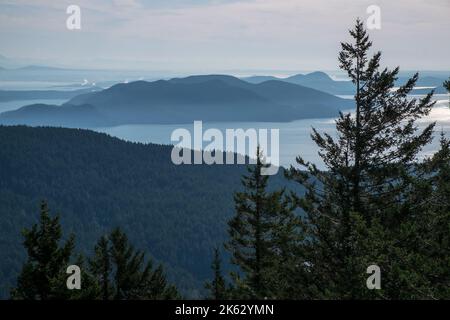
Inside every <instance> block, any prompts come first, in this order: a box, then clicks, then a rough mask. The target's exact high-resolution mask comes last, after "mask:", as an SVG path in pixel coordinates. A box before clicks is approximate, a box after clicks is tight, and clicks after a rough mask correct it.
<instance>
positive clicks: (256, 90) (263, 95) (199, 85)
mask: <svg viewBox="0 0 450 320" xmlns="http://www.w3.org/2000/svg"><path fill="white" fill-rule="evenodd" d="M81 104H87V105H91V106H93V108H94V109H95V110H96V111H97V112H98V113H99V114H103V115H104V116H105V117H106V118H107V119H108V121H110V122H111V125H114V124H118V123H119V124H127V123H161V124H164V123H189V122H193V121H194V120H203V121H292V120H296V119H304V118H322V117H335V116H336V115H337V114H338V111H339V110H343V109H348V108H350V107H351V106H352V101H349V100H345V99H340V98H337V97H335V96H332V95H330V94H327V93H324V92H320V91H317V90H314V89H311V88H306V87H303V86H298V85H293V84H287V83H286V82H282V81H268V82H265V83H262V84H250V83H248V82H245V81H242V80H240V79H238V78H235V77H231V76H223V75H207V76H191V77H187V78H181V79H172V80H168V81H164V80H159V81H154V82H146V81H136V82H132V83H127V84H117V85H114V86H112V87H111V88H109V89H106V90H103V91H100V92H94V93H88V94H84V95H80V96H77V97H74V98H73V99H71V100H70V101H69V102H67V104H66V105H81ZM40 121H41V120H40ZM0 123H5V122H4V117H3V115H0ZM6 123H7V124H35V123H29V122H26V121H25V120H24V113H23V112H22V113H21V112H19V111H18V112H16V113H15V112H12V113H9V114H8V122H6ZM40 124H42V125H48V124H49V123H46V122H45V121H44V122H40Z"/></svg>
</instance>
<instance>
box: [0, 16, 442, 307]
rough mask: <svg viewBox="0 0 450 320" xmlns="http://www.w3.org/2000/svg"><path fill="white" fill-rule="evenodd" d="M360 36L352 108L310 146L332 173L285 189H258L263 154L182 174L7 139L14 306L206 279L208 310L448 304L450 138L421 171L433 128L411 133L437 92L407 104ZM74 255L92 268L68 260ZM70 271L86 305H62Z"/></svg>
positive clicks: (38, 133) (8, 133)
mask: <svg viewBox="0 0 450 320" xmlns="http://www.w3.org/2000/svg"><path fill="white" fill-rule="evenodd" d="M350 35H351V37H352V38H353V39H352V42H344V43H342V51H341V52H340V54H339V63H340V67H341V68H342V69H343V70H344V71H346V72H347V74H348V76H349V78H350V79H351V80H352V83H353V84H354V85H355V92H356V93H355V105H356V110H355V112H354V113H341V114H340V116H339V118H338V119H337V120H336V128H337V136H336V137H332V136H330V135H328V134H326V133H325V134H322V133H319V132H318V131H316V130H315V129H313V131H312V135H311V136H312V139H313V141H314V142H315V143H316V144H317V146H318V147H319V150H320V152H319V155H320V156H321V158H322V159H323V161H324V163H325V165H326V170H321V169H319V168H318V167H316V165H315V164H314V163H309V162H306V161H304V160H303V159H302V157H301V156H299V157H297V166H292V167H291V168H289V169H288V170H286V171H284V170H281V171H280V174H284V177H281V176H280V175H278V176H274V177H270V176H264V175H262V170H263V169H264V168H265V167H266V166H267V165H268V164H266V163H265V162H264V161H263V159H264V158H263V154H262V151H261V150H259V149H258V152H257V162H256V164H254V165H250V166H247V168H246V169H244V167H243V166H242V167H235V166H211V167H206V166H181V167H176V166H174V165H172V164H171V163H170V162H169V161H168V157H169V156H168V154H169V150H170V148H169V147H165V146H153V145H141V144H132V143H127V142H123V141H120V140H118V139H113V138H111V137H108V136H106V135H103V134H97V133H92V132H89V131H83V130H69V129H56V128H34V129H33V128H28V127H9V128H8V127H0V135H1V137H2V139H1V140H0V141H1V142H0V143H1V145H0V150H1V151H0V152H1V153H0V161H1V163H0V165H1V168H2V171H1V177H0V178H1V180H0V188H1V189H0V191H1V193H0V195H1V197H2V199H0V200H1V205H2V208H1V212H0V213H1V218H2V224H1V226H2V230H1V232H2V234H7V235H8V237H6V241H3V240H2V248H1V249H2V250H1V252H2V255H4V256H2V259H3V260H2V266H3V268H2V272H3V273H5V271H9V270H15V271H16V274H8V275H7V276H9V277H10V278H9V279H10V281H11V283H12V282H13V280H14V278H13V277H14V276H17V281H16V284H15V287H14V288H12V290H11V291H10V293H11V297H12V298H16V299H52V298H67V299H71V298H74V299H77V298H93V299H176V298H180V297H186V296H185V295H183V291H184V292H185V293H186V292H187V293H188V294H190V295H191V297H192V296H193V291H192V290H191V291H186V288H189V285H192V284H195V285H197V286H198V285H199V281H201V280H206V279H207V278H208V280H207V281H206V282H205V283H204V287H205V289H206V292H205V293H204V294H205V295H203V294H202V295H200V294H198V296H201V297H206V298H209V299H393V300H398V299H431V300H435V299H449V298H450V255H449V252H450V197H449V194H450V140H449V139H448V138H447V137H445V135H444V133H442V134H441V138H440V148H439V150H437V151H436V152H435V153H434V154H433V155H431V156H429V157H426V158H420V157H419V153H420V151H421V150H422V148H423V147H424V146H426V145H427V144H429V143H430V142H431V140H432V139H433V136H434V134H433V133H434V123H432V124H430V125H428V126H427V127H425V128H424V129H419V127H418V125H417V122H418V120H420V118H422V117H424V116H426V115H428V114H429V112H430V111H431V109H432V108H433V105H434V103H433V102H432V99H431V98H432V95H433V92H430V93H429V94H427V95H426V96H424V97H423V98H420V99H416V98H413V99H410V98H409V97H408V94H409V93H410V92H411V91H412V90H413V88H414V87H415V85H416V83H417V81H418V74H416V75H414V76H413V77H412V78H411V79H409V80H408V81H406V83H404V84H403V85H402V86H400V87H399V88H396V80H397V77H398V73H399V68H395V69H393V70H389V69H380V61H381V53H380V52H375V53H374V54H371V53H370V49H371V47H372V43H371V41H370V40H369V36H368V34H367V32H366V30H365V29H364V26H363V23H362V22H361V21H359V20H358V21H357V23H356V25H355V27H354V29H352V30H351V31H350ZM444 87H445V88H447V89H448V90H450V89H449V87H450V85H449V82H445V83H444ZM122 170H123V171H122ZM155 170H157V171H155ZM239 182H240V186H239ZM39 198H47V199H48V202H49V203H52V204H53V205H54V206H55V207H57V209H58V210H61V214H60V216H57V217H53V216H52V215H50V214H49V210H48V207H47V202H43V203H42V205H41V213H40V216H39V217H38V216H35V215H33V214H32V213H31V215H30V214H27V213H28V212H33V206H36V203H38V201H39ZM233 203H234V207H233V206H232V205H233ZM24 204H28V205H29V208H28V207H26V206H25V205H24ZM31 217H33V218H31ZM60 219H61V220H60ZM60 221H61V223H62V225H63V228H61V226H60ZM3 222H4V223H3ZM18 226H28V227H27V228H26V229H25V230H24V231H23V232H22V235H23V240H22V242H23V246H22V245H21V241H20V238H19V237H20V235H19V232H18V230H17V229H18ZM117 226H119V227H120V228H121V229H117V228H115V227H117ZM63 229H64V232H63ZM71 234H73V235H74V236H72V235H71ZM127 234H128V235H129V239H128V236H127ZM63 235H64V236H63ZM78 242H79V243H80V245H79V248H78V249H79V252H81V253H85V252H87V255H84V256H80V255H78V258H77V259H78V260H73V259H74V257H75V255H74V248H75V246H76V243H78ZM136 248H137V249H136ZM24 249H26V250H24ZM141 250H145V252H147V253H149V256H146V255H145V254H144V252H143V251H141ZM5 253H6V254H5ZM71 259H72V260H71ZM154 260H156V262H164V265H165V268H164V267H163V266H157V265H156V264H155V261H154ZM69 261H78V262H77V263H78V264H79V265H82V266H83V270H85V271H84V272H85V273H84V275H83V276H84V279H85V280H86V287H85V289H86V291H83V290H81V291H79V292H78V293H79V294H80V295H74V296H72V295H68V293H67V290H63V292H62V293H61V292H60V290H61V281H62V280H61V273H62V270H64V269H63V268H65V267H66V264H68V263H69ZM8 264H9V265H8ZM11 268H12V269H11ZM374 270H375V271H374ZM377 270H378V271H377ZM165 272H167V274H168V275H169V276H168V277H167V279H166V276H165ZM372 272H375V277H371V276H370V277H369V274H370V273H372ZM377 272H378V275H376V274H377ZM171 274H172V275H177V276H178V278H177V277H176V276H174V277H173V278H171V277H170V275H171ZM189 276H191V277H192V283H189V282H187V280H189V278H187V277H189ZM377 276H378V280H377ZM36 279H37V280H36ZM180 279H183V280H184V282H183V281H181V280H180ZM371 279H372V280H371ZM374 279H375V280H374ZM172 280H173V281H174V283H175V284H176V285H178V290H177V289H176V288H175V287H174V286H172V285H171V283H172ZM180 288H181V290H180ZM190 288H191V289H192V288H194V287H192V286H191V287H190ZM197 289H199V287H197ZM83 295H84V296H83Z"/></svg>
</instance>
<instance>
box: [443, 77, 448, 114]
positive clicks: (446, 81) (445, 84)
mask: <svg viewBox="0 0 450 320" xmlns="http://www.w3.org/2000/svg"><path fill="white" fill-rule="evenodd" d="M443 86H444V88H445V89H446V90H447V93H448V95H449V96H448V107H449V108H450V78H449V79H448V80H445V81H444V83H443Z"/></svg>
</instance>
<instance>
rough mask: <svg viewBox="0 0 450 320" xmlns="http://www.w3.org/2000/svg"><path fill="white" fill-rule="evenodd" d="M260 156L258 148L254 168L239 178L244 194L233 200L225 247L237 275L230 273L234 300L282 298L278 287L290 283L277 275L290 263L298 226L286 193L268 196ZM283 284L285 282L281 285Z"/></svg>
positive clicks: (237, 195) (266, 165)
mask: <svg viewBox="0 0 450 320" xmlns="http://www.w3.org/2000/svg"><path fill="white" fill-rule="evenodd" d="M265 167H268V164H265V163H264V162H263V156H262V152H261V151H260V149H259V148H258V150H257V159H256V164H255V165H254V166H249V167H248V172H249V175H247V176H244V177H243V178H242V185H243V186H244V190H243V191H242V192H237V193H236V194H235V196H234V201H235V210H236V214H235V216H234V217H233V218H232V219H231V220H230V221H229V223H228V225H229V231H228V232H229V235H230V240H229V242H228V243H226V245H225V247H226V248H227V250H229V251H230V253H231V255H232V260H231V261H232V263H233V264H235V265H237V266H238V267H239V268H240V273H239V272H238V273H232V280H233V290H232V291H233V292H232V295H234V296H235V297H237V298H255V299H264V298H276V297H277V296H282V295H283V294H281V291H283V290H285V289H286V288H284V287H283V288H282V287H281V284H283V283H288V282H290V281H288V280H286V279H283V281H282V280H281V276H283V275H286V276H287V274H284V273H281V274H280V270H281V269H280V266H281V263H286V264H285V265H284V267H287V262H288V260H289V262H290V263H292V265H294V264H295V263H294V262H293V260H290V258H289V256H292V254H293V252H294V251H291V250H293V246H294V245H293V243H294V242H295V241H296V235H295V232H297V231H298V229H297V228H296V226H295V223H297V222H298V220H297V218H296V216H295V213H294V212H293V210H292V206H290V205H289V203H290V202H289V201H290V200H289V198H288V197H287V196H285V190H281V191H274V192H269V191H268V190H267V189H268V179H269V177H268V176H265V175H262V174H261V171H262V169H263V168H265ZM284 280H286V281H284Z"/></svg>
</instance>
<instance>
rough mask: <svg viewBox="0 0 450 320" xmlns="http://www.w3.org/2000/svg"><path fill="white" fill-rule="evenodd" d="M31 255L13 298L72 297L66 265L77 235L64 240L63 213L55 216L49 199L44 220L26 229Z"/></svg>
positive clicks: (42, 208)
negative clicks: (50, 207)
mask: <svg viewBox="0 0 450 320" xmlns="http://www.w3.org/2000/svg"><path fill="white" fill-rule="evenodd" d="M23 236H24V238H25V240H24V243H23V244H24V247H25V249H26V250H27V255H28V259H27V261H26V263H25V264H24V266H23V269H22V272H21V273H20V275H19V276H18V279H17V287H16V288H15V289H13V290H12V292H11V297H12V298H13V299H27V300H48V299H68V298H70V292H69V290H67V288H66V278H67V275H66V268H67V267H68V266H69V264H70V259H71V256H72V251H73V248H74V237H73V236H71V237H70V238H69V239H68V240H67V241H66V242H65V243H62V230H61V225H60V223H59V217H58V216H56V217H54V218H52V217H51V216H50V213H49V209H48V206H47V203H46V202H42V203H41V213H40V220H39V223H38V224H35V225H33V226H32V228H31V229H25V230H24V231H23Z"/></svg>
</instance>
